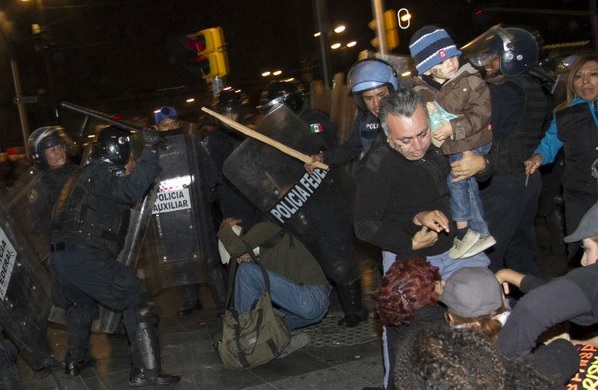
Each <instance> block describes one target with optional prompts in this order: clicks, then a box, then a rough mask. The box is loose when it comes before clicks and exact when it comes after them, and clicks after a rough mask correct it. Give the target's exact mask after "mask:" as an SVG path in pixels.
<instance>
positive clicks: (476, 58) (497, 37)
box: [461, 26, 508, 67]
mask: <svg viewBox="0 0 598 390" xmlns="http://www.w3.org/2000/svg"><path fill="white" fill-rule="evenodd" d="M505 36H506V34H505V33H504V32H503V29H502V28H500V27H499V26H494V27H492V28H490V29H489V30H488V31H486V32H485V33H483V34H481V35H478V36H477V37H476V38H474V39H473V40H472V41H471V42H469V43H468V44H466V45H465V46H463V47H462V48H461V51H462V52H463V53H465V55H466V56H467V58H468V59H469V61H471V63H472V64H473V65H474V66H477V67H482V66H485V65H487V64H488V63H489V62H490V60H492V59H493V58H494V57H495V56H497V55H498V54H499V52H500V51H501V46H504V45H507V44H508V42H504V41H503V39H502V38H503V37H505ZM503 49H504V47H503ZM504 51H505V50H503V52H504Z"/></svg>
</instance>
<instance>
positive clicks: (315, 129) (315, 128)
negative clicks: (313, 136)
mask: <svg viewBox="0 0 598 390" xmlns="http://www.w3.org/2000/svg"><path fill="white" fill-rule="evenodd" d="M309 130H310V131H311V132H312V133H322V132H324V126H322V124H321V123H312V124H310V125H309Z"/></svg>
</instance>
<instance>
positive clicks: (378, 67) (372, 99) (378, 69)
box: [305, 58, 399, 172]
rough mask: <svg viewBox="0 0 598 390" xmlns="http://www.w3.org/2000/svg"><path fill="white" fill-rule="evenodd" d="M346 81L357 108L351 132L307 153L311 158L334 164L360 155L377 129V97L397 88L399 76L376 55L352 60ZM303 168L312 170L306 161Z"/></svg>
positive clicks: (378, 102) (378, 125)
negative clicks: (327, 147)
mask: <svg viewBox="0 0 598 390" xmlns="http://www.w3.org/2000/svg"><path fill="white" fill-rule="evenodd" d="M347 84H348V85H349V86H350V88H351V92H352V93H353V97H354V98H355V102H356V103H357V108H358V111H357V116H356V117H355V121H354V122H353V132H352V135H351V137H350V138H349V139H348V140H347V142H345V143H343V144H342V145H341V146H339V147H338V148H336V149H334V150H329V151H324V152H322V153H318V154H316V155H313V156H311V158H312V161H319V162H324V163H326V164H328V165H330V166H337V165H344V164H348V163H350V162H352V161H355V160H356V159H358V158H361V157H363V155H364V154H366V153H367V152H368V151H369V150H370V148H371V147H372V145H373V143H374V140H375V139H376V137H377V136H378V133H379V132H380V122H379V121H378V112H379V109H380V100H382V98H383V97H384V96H386V95H388V94H389V93H391V92H392V91H396V90H397V89H399V79H398V78H397V73H396V71H395V70H394V68H393V67H392V66H391V65H390V64H389V63H387V62H386V61H382V60H379V59H376V58H368V59H364V60H361V61H358V62H357V63H355V64H354V65H353V66H352V67H351V69H350V70H349V74H348V76H347ZM305 169H306V170H307V171H308V172H312V171H313V165H311V164H306V165H305Z"/></svg>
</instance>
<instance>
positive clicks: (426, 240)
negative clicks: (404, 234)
mask: <svg viewBox="0 0 598 390" xmlns="http://www.w3.org/2000/svg"><path fill="white" fill-rule="evenodd" d="M436 241H438V233H436V232H435V231H433V230H430V229H428V228H427V227H426V226H422V228H421V230H420V231H419V232H417V233H415V235H414V236H413V238H412V239H411V249H412V250H414V251H417V250H420V249H425V248H429V247H431V246H432V245H434V244H435V243H436Z"/></svg>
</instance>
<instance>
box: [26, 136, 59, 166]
mask: <svg viewBox="0 0 598 390" xmlns="http://www.w3.org/2000/svg"><path fill="white" fill-rule="evenodd" d="M66 138H67V136H66V134H65V132H64V129H63V128H62V127H60V126H44V127H40V128H39V129H36V130H35V131H34V132H33V133H31V135H30V136H29V139H28V140H27V148H28V149H29V154H30V155H31V157H32V158H33V162H34V163H35V165H36V166H38V167H40V168H45V167H47V166H48V161H47V160H46V156H45V155H44V150H46V149H50V148H51V147H54V146H56V145H64V146H65V148H66Z"/></svg>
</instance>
